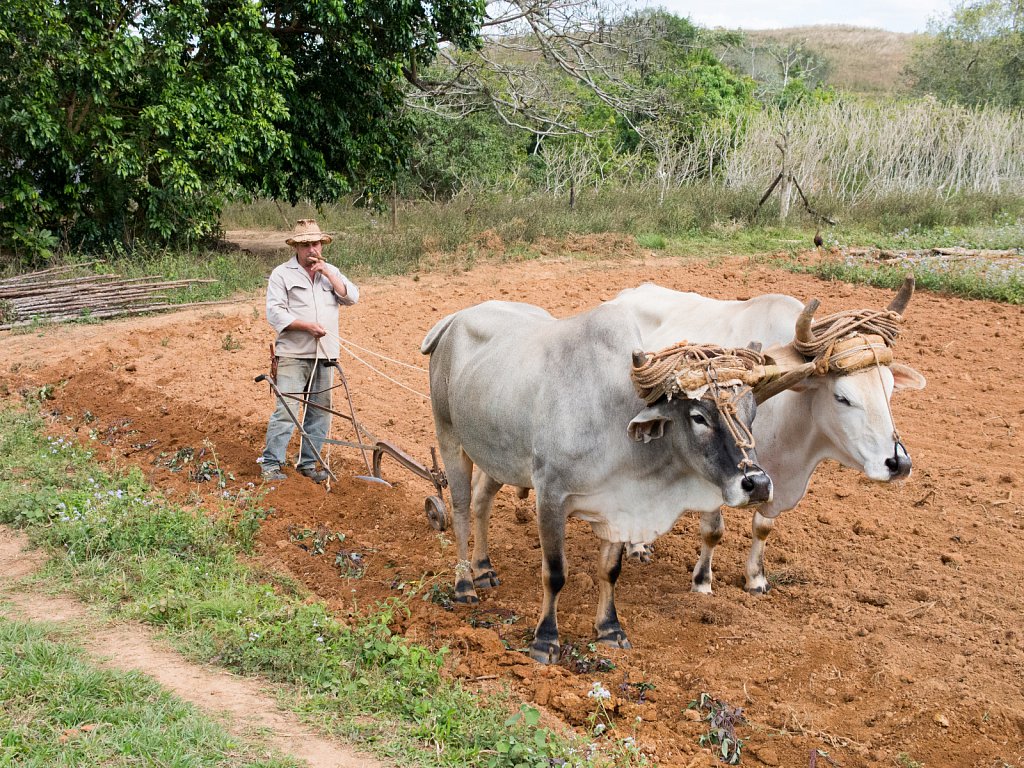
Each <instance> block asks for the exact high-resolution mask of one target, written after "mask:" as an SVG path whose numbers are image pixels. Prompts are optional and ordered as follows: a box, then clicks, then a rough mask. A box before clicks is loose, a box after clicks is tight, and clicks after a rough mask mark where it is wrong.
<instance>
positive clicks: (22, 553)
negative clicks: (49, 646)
mask: <svg viewBox="0 0 1024 768" xmlns="http://www.w3.org/2000/svg"><path fill="white" fill-rule="evenodd" d="M25 547H26V540H25V537H24V536H22V535H21V534H19V533H16V532H14V531H11V530H10V529H8V528H6V527H4V526H0V612H3V613H4V615H6V616H8V617H10V618H18V619H27V620H30V621H45V622H52V623H57V624H67V625H73V626H74V627H75V642H77V643H79V644H81V645H82V646H83V647H84V648H85V649H86V650H87V651H88V652H89V653H90V654H92V655H93V656H94V657H96V658H97V662H98V663H99V664H100V665H101V666H104V667H107V668H110V669H119V670H125V671H127V670H137V671H139V672H141V673H143V674H144V675H147V676H148V677H151V678H153V679H154V680H156V681H157V682H158V683H160V685H162V686H163V687H164V688H166V689H167V690H169V691H171V692H173V693H174V694H175V695H176V696H178V697H180V698H181V699H184V700H185V701H189V702H191V703H192V704H194V705H196V706H197V707H199V708H200V709H201V710H203V711H205V712H206V713H207V714H209V715H211V716H213V717H214V718H216V719H217V720H218V721H219V722H221V723H222V724H223V725H224V727H225V728H226V729H227V730H228V731H229V732H230V733H232V734H233V735H235V736H236V737H238V738H242V739H245V740H247V741H250V742H257V743H264V744H266V746H267V747H269V748H271V749H274V750H276V751H277V752H279V753H281V754H285V755H291V756H292V757H295V758H297V759H299V760H303V761H305V762H306V763H308V764H309V766H310V768H383V766H384V764H383V763H381V762H378V761H377V760H376V759H374V758H373V757H370V756H369V755H366V754H363V753H360V752H357V751H356V750H354V749H352V748H350V747H347V746H345V745H342V744H338V743H336V742H333V741H330V740H328V739H325V738H323V737H321V736H318V735H317V734H316V733H314V732H312V731H310V730H309V729H308V728H307V727H306V726H304V725H303V724H302V723H301V722H300V721H299V719H298V718H297V717H295V715H293V714H291V713H289V712H285V711H283V710H281V709H279V708H278V707H277V705H276V704H275V702H274V699H273V698H272V696H271V695H269V693H267V692H265V691H264V690H263V688H262V687H261V686H260V685H259V684H258V683H257V682H255V681H254V680H251V679H248V678H243V677H237V676H235V675H232V674H230V673H228V672H224V671H221V670H217V669H214V668H212V667H204V666H199V665H196V664H191V663H189V662H187V661H185V660H184V659H183V658H182V657H181V656H179V655H178V654H176V653H173V652H171V651H167V650H164V649H162V648H161V647H160V644H159V642H158V641H157V640H156V639H155V637H154V634H153V633H152V632H151V631H150V630H148V629H147V628H146V627H144V626H142V625H139V624H134V623H131V622H127V623H118V624H113V625H104V624H102V623H100V622H98V621H97V619H96V618H95V617H94V616H92V615H90V614H89V613H88V611H87V610H86V608H85V607H84V606H83V605H82V604H81V603H79V602H77V601H76V600H72V599H68V598H61V597H51V596H48V595H43V594H40V593H38V592H34V591H23V590H18V589H16V588H15V587H14V585H13V582H14V580H15V579H18V578H20V577H23V576H26V575H28V574H30V573H31V572H32V571H34V570H35V569H36V568H37V567H38V566H39V565H40V564H41V563H42V557H41V556H40V555H39V553H38V552H32V551H26V550H25ZM4 602H6V603H7V604H8V605H10V606H12V608H10V609H8V608H7V607H6V606H5V605H4V604H3V603H4Z"/></svg>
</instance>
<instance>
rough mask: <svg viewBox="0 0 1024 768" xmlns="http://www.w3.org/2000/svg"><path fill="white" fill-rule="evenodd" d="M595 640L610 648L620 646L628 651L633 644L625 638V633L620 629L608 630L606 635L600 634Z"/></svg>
mask: <svg viewBox="0 0 1024 768" xmlns="http://www.w3.org/2000/svg"><path fill="white" fill-rule="evenodd" d="M597 642H599V643H600V644H601V645H607V646H610V647H612V648H621V649H622V650H624V651H628V650H629V649H630V648H632V647H633V644H632V643H630V642H629V640H628V639H627V638H626V633H625V632H623V631H622V630H621V629H620V630H619V631H618V632H609V633H608V634H606V635H601V636H600V637H599V638H597Z"/></svg>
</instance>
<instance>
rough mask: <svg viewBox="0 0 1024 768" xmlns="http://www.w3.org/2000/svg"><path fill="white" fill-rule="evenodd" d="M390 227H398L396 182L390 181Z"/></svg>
mask: <svg viewBox="0 0 1024 768" xmlns="http://www.w3.org/2000/svg"><path fill="white" fill-rule="evenodd" d="M391 228H392V229H398V182H397V181H393V182H391Z"/></svg>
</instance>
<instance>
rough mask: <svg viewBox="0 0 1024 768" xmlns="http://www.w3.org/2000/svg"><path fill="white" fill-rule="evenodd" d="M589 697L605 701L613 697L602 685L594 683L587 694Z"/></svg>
mask: <svg viewBox="0 0 1024 768" xmlns="http://www.w3.org/2000/svg"><path fill="white" fill-rule="evenodd" d="M587 697H588V698H591V699H597V700H598V701H603V700H605V699H610V698H611V697H612V694H611V691H609V690H608V689H607V688H605V687H604V686H603V685H601V683H599V682H598V683H594V685H593V686H591V688H590V690H589V691H588V692H587Z"/></svg>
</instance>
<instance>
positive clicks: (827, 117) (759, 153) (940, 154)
mask: <svg viewBox="0 0 1024 768" xmlns="http://www.w3.org/2000/svg"><path fill="white" fill-rule="evenodd" d="M720 133H721V132H720V131H719V132H718V133H717V134H716V133H715V132H710V133H709V134H708V136H707V137H706V138H705V144H710V143H716V142H717V145H718V146H721V135H720ZM780 142H782V143H784V144H786V146H787V147H788V165H789V168H791V169H792V172H793V174H794V176H795V177H796V179H797V181H798V182H799V184H800V185H801V187H802V188H803V190H804V191H805V192H806V193H808V194H812V193H813V194H818V195H824V196H827V197H830V198H834V199H837V200H842V201H845V202H846V203H848V204H854V205H856V204H858V203H860V202H862V201H865V200H873V199H879V198H882V197H889V196H893V195H908V194H909V195H918V194H932V195H934V196H936V197H945V198H949V197H952V196H955V195H960V194H965V193H966V194H988V195H1024V115H1022V114H1021V113H1020V112H1019V111H1013V110H1006V109H1000V108H996V107H982V108H978V109H969V108H965V107H959V106H954V105H944V104H940V103H939V102H937V101H935V100H933V99H924V100H918V101H912V102H898V103H894V102H887V103H885V104H872V103H868V102H864V101H858V100H845V101H837V102H833V103H829V104H812V105H810V106H806V107H804V108H801V109H799V110H790V111H786V112H782V111H779V110H777V109H770V110H764V111H762V112H760V113H758V114H755V115H752V116H750V117H749V118H747V122H746V125H745V126H744V128H743V130H742V131H741V133H740V134H739V138H738V139H737V140H735V141H733V143H732V144H731V145H730V147H729V149H728V150H727V151H726V153H725V156H724V158H723V160H722V166H721V168H720V171H721V174H722V175H721V178H722V180H723V182H724V183H725V185H726V186H729V187H734V188H749V187H751V186H754V187H756V186H758V185H761V186H762V187H763V186H766V185H767V184H768V183H769V182H770V181H771V180H772V179H773V178H775V176H776V175H777V174H778V173H779V171H780V170H781V153H780V151H779V149H778V146H777V145H778V144H779V143H780ZM694 152H701V150H700V148H696V149H695V150H694ZM701 154H702V155H703V154H706V153H701Z"/></svg>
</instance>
